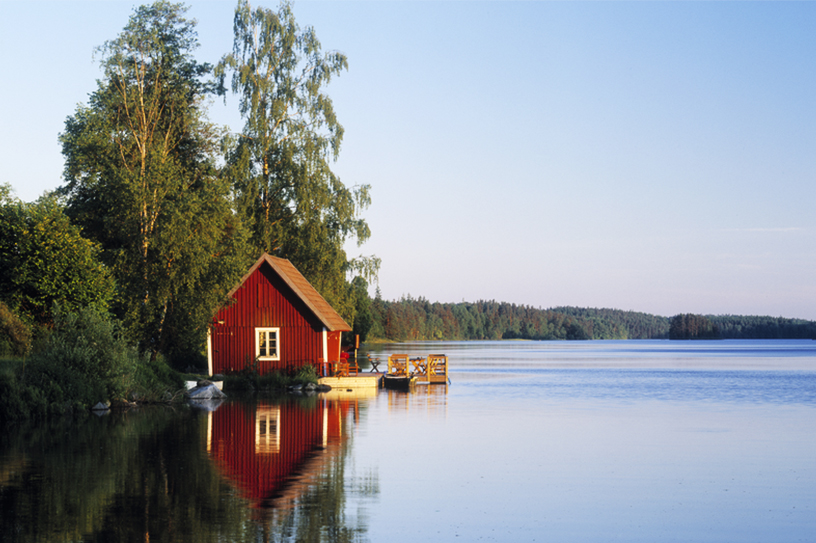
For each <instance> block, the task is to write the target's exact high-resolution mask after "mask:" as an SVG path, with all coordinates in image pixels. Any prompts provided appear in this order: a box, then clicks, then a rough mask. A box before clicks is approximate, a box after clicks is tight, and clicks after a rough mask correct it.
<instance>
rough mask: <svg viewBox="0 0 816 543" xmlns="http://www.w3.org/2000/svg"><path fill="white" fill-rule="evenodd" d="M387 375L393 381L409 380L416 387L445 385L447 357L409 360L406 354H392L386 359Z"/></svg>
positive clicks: (433, 355) (432, 356)
mask: <svg viewBox="0 0 816 543" xmlns="http://www.w3.org/2000/svg"><path fill="white" fill-rule="evenodd" d="M387 375H388V376H389V377H390V378H393V379H395V380H396V379H397V378H410V379H411V380H412V381H413V382H415V383H416V384H418V385H433V384H445V383H447V382H448V357H447V356H445V355H444V354H429V355H428V356H427V357H421V356H418V357H414V358H410V357H409V356H408V355H407V354H392V355H391V356H389V357H388V373H387Z"/></svg>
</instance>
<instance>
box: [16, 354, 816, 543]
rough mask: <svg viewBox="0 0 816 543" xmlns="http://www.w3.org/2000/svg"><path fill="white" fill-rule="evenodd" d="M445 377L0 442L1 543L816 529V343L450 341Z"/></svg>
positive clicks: (558, 537)
mask: <svg viewBox="0 0 816 543" xmlns="http://www.w3.org/2000/svg"><path fill="white" fill-rule="evenodd" d="M372 352H373V354H375V355H380V356H383V355H387V354H389V353H393V352H399V353H406V352H407V353H408V354H412V355H413V354H417V355H427V354H429V353H444V354H447V355H448V356H449V359H450V364H451V373H450V378H451V384H450V385H449V386H443V385H436V386H432V387H428V386H419V387H417V388H416V389H414V390H413V391H412V392H409V393H405V392H398V391H384V390H383V391H380V392H379V393H378V394H377V393H373V392H372V393H371V394H368V395H366V394H355V393H349V392H346V391H333V392H332V393H330V394H329V395H325V396H318V397H312V398H300V399H294V398H289V399H286V400H283V401H267V400H259V401H254V402H238V401H229V402H225V403H222V404H220V405H219V406H217V407H216V406H202V407H196V408H194V407H182V408H175V409H165V408H157V409H143V410H139V411H130V412H128V413H113V414H110V415H106V416H102V417H96V416H90V417H87V418H83V419H82V420H78V421H69V420H60V421H55V422H52V423H50V424H48V425H39V426H34V427H26V428H20V429H18V430H15V431H12V432H6V433H5V434H4V435H2V437H1V438H0V541H276V542H277V541H372V542H379V541H389V542H401V541H405V542H408V541H411V542H413V541H422V540H430V541H510V542H514V541H551V542H572V541H626V542H631V541H644V542H646V541H648V542H656V541H678V542H690V541H703V542H714V541H717V542H763V543H765V542H774V541H779V542H793V541H811V542H816V341H799V340H797V341H785V340H777V341H711V342H669V341H591V342H532V341H509V342H453V343H414V344H408V345H405V344H401V345H390V344H386V345H377V346H375V347H374V348H373V349H372Z"/></svg>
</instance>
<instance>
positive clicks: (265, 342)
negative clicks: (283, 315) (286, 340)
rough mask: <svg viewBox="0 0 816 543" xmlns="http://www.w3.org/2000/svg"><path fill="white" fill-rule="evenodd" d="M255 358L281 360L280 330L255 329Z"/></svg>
mask: <svg viewBox="0 0 816 543" xmlns="http://www.w3.org/2000/svg"><path fill="white" fill-rule="evenodd" d="M255 358H259V359H261V360H280V328H256V329H255Z"/></svg>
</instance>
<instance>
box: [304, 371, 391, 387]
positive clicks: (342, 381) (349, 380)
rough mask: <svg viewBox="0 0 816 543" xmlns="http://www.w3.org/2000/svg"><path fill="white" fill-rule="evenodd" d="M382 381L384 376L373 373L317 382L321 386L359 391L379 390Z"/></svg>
mask: <svg viewBox="0 0 816 543" xmlns="http://www.w3.org/2000/svg"><path fill="white" fill-rule="evenodd" d="M380 379H382V374H379V373H372V374H368V375H363V374H358V375H352V376H349V377H320V378H319V379H318V380H317V382H318V383H319V384H321V385H329V386H330V387H332V390H334V389H343V390H346V389H349V388H350V389H358V388H371V389H374V390H376V389H378V388H379V387H380Z"/></svg>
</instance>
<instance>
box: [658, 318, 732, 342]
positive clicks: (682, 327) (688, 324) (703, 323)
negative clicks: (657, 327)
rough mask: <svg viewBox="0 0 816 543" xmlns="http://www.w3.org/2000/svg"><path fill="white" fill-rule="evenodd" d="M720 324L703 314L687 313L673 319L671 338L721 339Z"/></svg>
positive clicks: (670, 331)
mask: <svg viewBox="0 0 816 543" xmlns="http://www.w3.org/2000/svg"><path fill="white" fill-rule="evenodd" d="M720 337H722V336H721V335H720V328H719V326H717V325H715V324H714V323H713V322H711V320H710V319H708V318H707V317H704V316H703V315H693V314H691V313H685V314H682V315H675V316H674V317H672V319H671V326H670V328H669V339H719V338H720Z"/></svg>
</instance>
